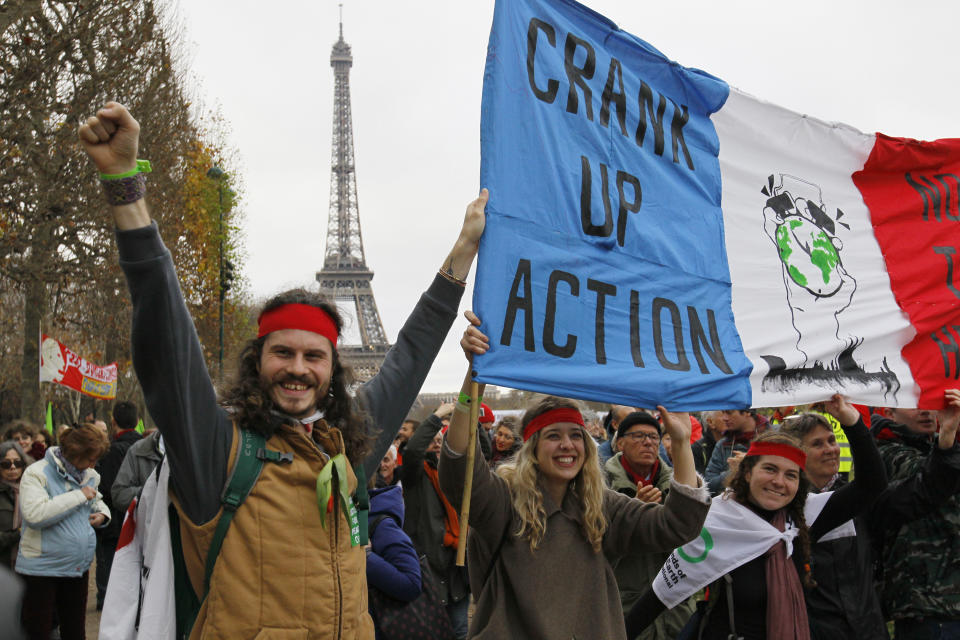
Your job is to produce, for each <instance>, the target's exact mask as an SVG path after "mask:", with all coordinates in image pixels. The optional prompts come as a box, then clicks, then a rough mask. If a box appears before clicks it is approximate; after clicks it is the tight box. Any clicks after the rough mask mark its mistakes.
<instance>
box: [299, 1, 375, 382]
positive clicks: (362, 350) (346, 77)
mask: <svg viewBox="0 0 960 640" xmlns="http://www.w3.org/2000/svg"><path fill="white" fill-rule="evenodd" d="M330 66H331V67H333V77H334V94H333V156H332V158H331V161H330V173H331V175H330V218H329V221H328V222H327V248H326V252H325V255H324V260H323V270H322V271H318V272H317V282H319V283H320V292H321V293H323V294H324V295H326V296H327V297H329V298H330V299H332V300H336V302H337V306H338V307H340V308H341V309H351V310H352V311H353V313H352V314H350V313H349V311H348V313H347V314H345V315H352V316H353V318H355V319H356V323H357V326H356V327H355V328H356V329H357V330H358V331H359V334H360V341H361V343H360V344H350V345H344V344H341V345H340V347H339V349H338V351H339V354H340V358H341V359H342V360H343V362H344V363H346V364H348V365H349V366H350V367H351V368H352V369H353V373H354V377H355V378H356V381H357V382H365V381H367V380H369V379H370V378H372V377H373V376H374V375H376V373H377V371H379V370H380V364H381V363H382V362H383V358H384V356H385V355H386V354H387V351H388V350H389V349H390V346H391V345H390V343H389V342H387V335H386V332H385V331H384V330H383V323H382V322H380V312H379V311H377V303H376V301H375V300H374V299H373V289H372V288H371V287H370V282H371V281H372V280H373V271H371V270H370V268H369V267H368V266H367V261H366V258H365V257H364V254H363V236H362V235H361V234H360V211H359V209H358V207H357V178H356V172H355V166H354V161H353V121H352V117H351V115H350V67H351V66H353V56H352V55H351V54H350V45H348V44H347V43H346V42H344V40H343V20H342V19H341V21H340V39H339V40H337V42H336V43H335V44H334V45H333V51H332V52H331V53H330ZM350 305H352V307H351V306H350ZM347 321H348V322H349V320H347Z"/></svg>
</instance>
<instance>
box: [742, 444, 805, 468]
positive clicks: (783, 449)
mask: <svg viewBox="0 0 960 640" xmlns="http://www.w3.org/2000/svg"><path fill="white" fill-rule="evenodd" d="M747 455H748V456H780V457H781V458H786V459H787V460H790V461H791V462H796V463H797V464H798V465H800V468H801V469H804V470H806V468H807V454H805V453H804V452H803V451H801V450H800V449H798V448H797V447H794V446H792V445H789V444H781V443H779V442H756V441H754V442H753V443H752V444H751V445H750V449H749V450H748V451H747Z"/></svg>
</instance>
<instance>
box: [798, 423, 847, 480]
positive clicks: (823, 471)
mask: <svg viewBox="0 0 960 640" xmlns="http://www.w3.org/2000/svg"><path fill="white" fill-rule="evenodd" d="M803 448H804V449H805V450H806V452H807V476H808V477H809V478H810V482H812V483H813V485H814V486H815V487H817V488H818V489H821V488H823V487H824V486H825V485H826V484H827V482H829V481H830V478H832V477H833V476H834V474H836V473H837V471H839V470H840V445H839V444H837V436H835V435H834V434H833V430H831V429H828V428H826V427H824V426H820V425H818V426H815V427H813V428H812V429H810V431H808V432H807V434H806V435H805V436H804V437H803Z"/></svg>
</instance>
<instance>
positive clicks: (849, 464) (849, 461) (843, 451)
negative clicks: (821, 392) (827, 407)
mask: <svg viewBox="0 0 960 640" xmlns="http://www.w3.org/2000/svg"><path fill="white" fill-rule="evenodd" d="M814 413H817V414H818V415H821V416H823V417H824V419H826V421H827V422H829V423H830V426H831V427H832V428H833V435H834V436H836V438H837V444H838V445H840V473H849V472H850V469H852V468H853V456H851V455H850V442H849V441H848V440H847V434H845V433H844V432H843V427H841V426H840V421H839V420H837V419H836V418H834V417H833V416H832V415H830V414H829V413H821V412H819V411H816V412H814Z"/></svg>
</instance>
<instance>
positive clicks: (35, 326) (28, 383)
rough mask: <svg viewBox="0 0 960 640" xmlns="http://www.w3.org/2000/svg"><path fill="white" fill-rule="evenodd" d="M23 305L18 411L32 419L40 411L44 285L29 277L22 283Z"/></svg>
mask: <svg viewBox="0 0 960 640" xmlns="http://www.w3.org/2000/svg"><path fill="white" fill-rule="evenodd" d="M24 298H25V300H24V305H23V360H22V362H21V366H20V373H21V377H20V415H21V416H22V417H23V418H26V419H27V420H30V421H33V422H36V421H39V420H40V418H41V416H42V415H43V407H42V406H41V402H40V383H39V379H40V323H41V321H42V320H43V316H44V314H45V313H46V312H47V287H46V285H45V284H44V283H43V281H42V280H40V279H38V278H33V279H31V280H30V281H29V282H27V283H26V287H25V295H24Z"/></svg>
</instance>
